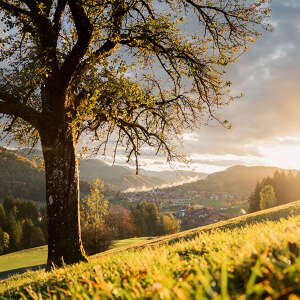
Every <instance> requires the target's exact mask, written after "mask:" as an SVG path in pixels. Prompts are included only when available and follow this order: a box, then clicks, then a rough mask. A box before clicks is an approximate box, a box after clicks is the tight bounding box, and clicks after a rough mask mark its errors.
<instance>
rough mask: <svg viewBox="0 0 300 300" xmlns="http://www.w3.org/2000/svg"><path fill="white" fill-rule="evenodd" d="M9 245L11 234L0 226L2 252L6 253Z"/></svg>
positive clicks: (0, 248) (0, 250)
mask: <svg viewBox="0 0 300 300" xmlns="http://www.w3.org/2000/svg"><path fill="white" fill-rule="evenodd" d="M9 246H10V244H9V234H8V233H7V232H5V231H3V230H2V228H1V227H0V254H4V253H6V251H7V250H8V249H9Z"/></svg>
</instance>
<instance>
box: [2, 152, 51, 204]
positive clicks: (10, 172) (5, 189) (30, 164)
mask: <svg viewBox="0 0 300 300" xmlns="http://www.w3.org/2000/svg"><path fill="white" fill-rule="evenodd" d="M8 194H12V195H13V196H15V197H22V198H26V199H32V200H35V201H42V200H44V197H45V196H44V194H45V178H44V171H43V170H42V169H41V167H40V166H39V165H38V164H37V163H36V162H35V161H32V160H30V159H27V158H25V157H24V156H22V155H19V154H17V153H15V152H13V151H9V150H7V149H4V148H0V199H3V198H4V197H5V196H7V195H8Z"/></svg>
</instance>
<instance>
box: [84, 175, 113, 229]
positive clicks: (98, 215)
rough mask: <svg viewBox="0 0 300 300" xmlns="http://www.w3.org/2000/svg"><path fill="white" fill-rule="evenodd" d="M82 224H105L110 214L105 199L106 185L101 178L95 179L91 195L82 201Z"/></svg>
mask: <svg viewBox="0 0 300 300" xmlns="http://www.w3.org/2000/svg"><path fill="white" fill-rule="evenodd" d="M81 212H82V222H85V223H88V224H92V225H93V224H97V223H103V222H104V216H105V215H106V214H107V212H108V201H107V199H106V198H105V197H104V184H103V181H102V180H101V179H99V178H97V179H95V180H94V182H93V183H92V185H91V188H90V194H89V195H88V196H86V197H84V198H83V199H82V201H81Z"/></svg>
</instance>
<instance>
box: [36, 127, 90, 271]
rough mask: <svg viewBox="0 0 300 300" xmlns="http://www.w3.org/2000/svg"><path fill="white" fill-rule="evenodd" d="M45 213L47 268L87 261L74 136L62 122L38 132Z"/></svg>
mask: <svg viewBox="0 0 300 300" xmlns="http://www.w3.org/2000/svg"><path fill="white" fill-rule="evenodd" d="M41 142H42V149H43V155H44V161H45V172H46V201H47V216H48V260H47V270H50V269H51V268H53V267H60V266H62V265H63V264H73V263H77V262H80V261H87V258H86V255H85V252H84V249H83V246H82V241H81V231H80V211H79V176H78V161H77V157H76V140H75V137H74V132H73V131H72V129H70V128H68V126H67V125H66V124H65V125H64V126H61V127H58V128H57V127H56V128H55V129H53V128H52V129H50V128H49V130H48V131H47V132H46V133H44V134H42V135H41Z"/></svg>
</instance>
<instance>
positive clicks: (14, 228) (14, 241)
mask: <svg viewBox="0 0 300 300" xmlns="http://www.w3.org/2000/svg"><path fill="white" fill-rule="evenodd" d="M7 233H8V235H9V243H10V249H11V250H18V249H19V246H20V242H21V237H22V226H21V224H20V223H19V222H17V221H16V218H15V216H14V215H13V214H12V213H10V214H8V216H7Z"/></svg>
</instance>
